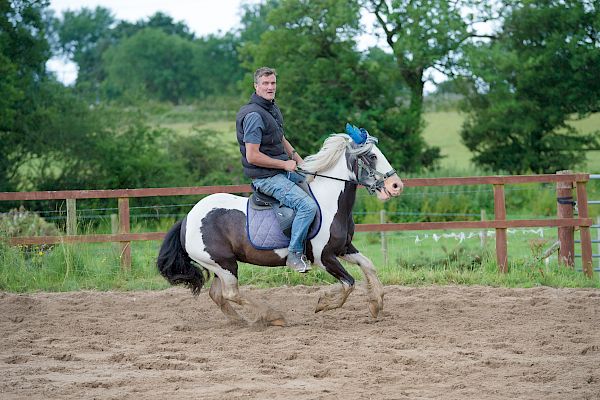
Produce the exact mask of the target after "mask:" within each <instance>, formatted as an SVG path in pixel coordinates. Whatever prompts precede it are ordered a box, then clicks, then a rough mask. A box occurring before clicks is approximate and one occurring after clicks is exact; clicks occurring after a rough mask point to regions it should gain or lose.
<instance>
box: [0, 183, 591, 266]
mask: <svg viewBox="0 0 600 400" xmlns="http://www.w3.org/2000/svg"><path fill="white" fill-rule="evenodd" d="M588 180H589V175H588V174H573V173H568V172H567V173H558V174H556V175H516V176H478V177H459V178H416V179H405V180H403V182H404V184H405V187H428V186H463V185H492V186H493V192H494V216H495V217H494V220H489V221H451V222H409V223H385V224H357V225H356V231H357V232H385V231H420V230H445V229H495V230H496V257H497V261H498V268H499V270H500V272H507V270H508V255H507V236H506V233H507V229H509V228H530V227H557V228H558V230H559V240H560V241H561V246H560V252H559V261H560V262H561V263H563V264H566V265H568V266H571V267H572V266H573V265H574V261H573V260H574V253H575V252H574V230H575V228H576V227H578V228H579V229H580V237H581V256H582V266H583V272H584V273H585V274H586V275H587V276H589V277H592V275H593V265H592V247H591V236H590V226H591V225H592V219H591V218H589V216H588V208H587V204H588V203H587V192H586V184H587V182H588ZM536 182H538V183H556V184H557V198H558V199H559V200H560V199H562V201H559V202H558V206H557V218H554V219H512V220H509V219H507V213H506V205H505V204H506V203H505V190H504V188H505V185H508V184H510V185H512V184H525V183H536ZM573 188H576V193H577V203H578V207H579V217H578V218H575V217H574V216H573V203H572V202H569V201H564V200H565V199H567V200H568V199H571V200H572V196H573ZM250 190H251V189H250V186H249V185H229V186H204V187H179V188H153V189H118V190H66V191H50V192H0V200H6V201H26V200H61V199H62V200H66V201H67V235H66V236H37V237H15V238H9V239H8V241H9V243H10V244H11V245H35V244H54V243H90V242H120V243H121V265H122V266H123V267H124V268H129V267H130V266H131V242H132V241H138V240H161V239H162V238H163V237H164V235H165V232H147V233H131V232H130V214H129V199H130V198H132V197H157V196H184V195H205V194H212V193H218V192H224V193H248V192H250ZM90 198H95V199H98V198H117V199H118V203H119V232H118V233H116V234H102V235H77V234H76V230H75V229H76V219H75V218H76V217H75V213H76V200H77V199H90Z"/></svg>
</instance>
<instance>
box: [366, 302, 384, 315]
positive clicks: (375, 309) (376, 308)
mask: <svg viewBox="0 0 600 400" xmlns="http://www.w3.org/2000/svg"><path fill="white" fill-rule="evenodd" d="M382 309H383V304H379V302H378V301H369V312H370V313H371V316H372V317H373V318H377V316H378V315H379V312H380V311H381V310H382Z"/></svg>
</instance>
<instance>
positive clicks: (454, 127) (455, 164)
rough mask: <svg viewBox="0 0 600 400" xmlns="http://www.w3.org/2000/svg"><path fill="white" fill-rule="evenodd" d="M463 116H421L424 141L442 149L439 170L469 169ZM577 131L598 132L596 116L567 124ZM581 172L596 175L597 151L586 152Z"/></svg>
mask: <svg viewBox="0 0 600 400" xmlns="http://www.w3.org/2000/svg"><path fill="white" fill-rule="evenodd" d="M463 121H464V115H462V114H460V113H459V112H456V111H446V112H430V113H426V114H425V122H426V127H425V131H424V132H423V136H424V137H425V141H426V142H427V143H428V144H430V145H432V146H439V147H440V148H441V149H442V155H443V156H445V157H444V159H443V160H442V163H441V165H442V169H450V170H453V171H454V170H458V171H461V170H465V171H467V170H472V169H473V165H472V163H471V162H470V158H471V153H470V152H469V150H468V149H467V148H466V147H465V146H464V145H463V144H462V143H461V141H460V129H461V126H462V123H463ZM571 124H572V125H573V126H574V127H575V128H577V129H578V130H579V131H580V132H586V133H590V132H593V131H600V113H596V114H593V115H591V116H590V117H588V118H585V119H583V120H578V121H573V122H572V123H571ZM584 172H590V173H600V151H593V152H589V153H588V155H587V163H586V166H585V171H584Z"/></svg>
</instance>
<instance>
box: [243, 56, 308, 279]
mask: <svg viewBox="0 0 600 400" xmlns="http://www.w3.org/2000/svg"><path fill="white" fill-rule="evenodd" d="M254 89H255V93H254V94H253V95H252V97H251V98H250V102H249V103H248V104H246V105H244V106H242V108H240V111H239V112H238V114H237V117H236V130H237V139H238V142H239V145H240V152H241V153H242V165H243V166H244V174H245V175H246V176H247V177H249V178H251V179H252V184H253V185H254V187H255V188H256V189H257V190H258V191H260V192H262V193H264V194H266V195H269V196H272V197H274V198H276V199H277V200H279V201H280V202H281V203H282V204H284V205H285V206H287V207H290V208H292V209H294V210H295V211H296V215H295V217H294V221H293V223H292V232H291V238H290V245H289V247H288V250H289V254H288V256H287V260H286V265H287V266H288V267H291V268H294V269H295V270H296V271H298V272H302V273H304V272H307V271H309V270H310V262H309V261H308V260H307V259H306V255H305V254H304V242H305V241H306V236H307V234H308V229H309V227H310V224H311V223H312V221H313V219H314V217H315V214H316V212H317V204H316V203H315V201H314V200H313V198H312V197H311V196H310V195H308V194H307V193H306V192H305V191H304V190H302V189H301V188H300V187H299V186H298V185H296V183H297V182H299V181H300V180H301V179H302V176H300V175H299V174H298V173H296V172H294V171H295V170H296V167H297V165H298V164H300V163H302V161H303V160H302V157H300V155H299V154H298V153H296V150H294V148H293V147H292V145H291V144H290V143H289V142H288V141H287V139H286V138H285V136H284V135H283V115H282V114H281V111H280V110H279V107H277V105H276V104H275V92H276V89H277V75H276V72H275V70H274V69H272V68H267V67H262V68H259V69H257V70H256V72H255V73H254Z"/></svg>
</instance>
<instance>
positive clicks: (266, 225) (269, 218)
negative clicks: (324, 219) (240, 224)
mask: <svg viewBox="0 0 600 400" xmlns="http://www.w3.org/2000/svg"><path fill="white" fill-rule="evenodd" d="M309 190H310V188H309ZM310 195H311V196H312V198H313V199H314V200H315V202H316V203H317V214H316V215H315V219H314V220H313V222H312V224H311V226H310V228H309V230H308V236H307V238H306V240H310V239H312V238H314V237H315V236H317V233H319V230H320V229H321V207H320V206H319V203H318V202H317V199H315V196H314V195H313V193H312V191H310ZM246 231H247V234H248V239H249V240H250V243H252V246H254V247H255V248H256V249H258V250H274V249H283V248H286V247H288V246H289V244H290V238H289V237H287V236H285V235H284V234H283V232H282V231H281V227H280V226H279V221H277V217H276V216H275V210H273V209H272V208H268V209H266V210H255V209H254V208H252V207H250V201H249V200H248V204H246Z"/></svg>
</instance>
